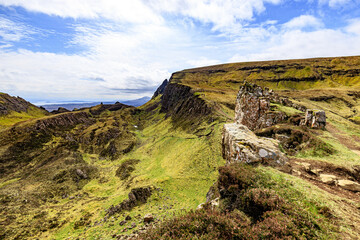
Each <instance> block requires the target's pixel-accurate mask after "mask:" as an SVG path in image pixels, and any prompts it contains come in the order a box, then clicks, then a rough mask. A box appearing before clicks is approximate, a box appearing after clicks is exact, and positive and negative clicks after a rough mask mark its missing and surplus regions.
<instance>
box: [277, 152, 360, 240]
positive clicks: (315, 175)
mask: <svg viewBox="0 0 360 240" xmlns="http://www.w3.org/2000/svg"><path fill="white" fill-rule="evenodd" d="M288 163H289V164H290V166H291V168H290V169H291V170H290V171H289V169H287V170H286V171H284V172H287V173H288V174H291V175H294V176H298V177H300V178H302V179H304V180H305V181H308V182H310V183H311V184H313V185H315V186H317V187H319V188H320V189H322V190H324V191H326V192H328V193H330V194H332V195H334V196H338V197H340V199H335V200H334V201H335V202H337V203H338V206H339V208H338V209H337V210H336V211H335V217H336V218H335V221H337V220H340V221H343V222H344V223H345V224H346V225H347V226H349V227H351V228H352V230H353V231H354V232H356V233H358V232H360V205H359V203H360V192H353V191H349V190H346V189H343V188H341V187H340V186H338V185H337V184H336V182H334V183H331V184H327V183H324V182H323V181H322V180H321V178H320V175H321V174H327V175H333V176H335V177H336V179H337V180H345V179H346V180H351V181H354V182H357V183H359V180H360V169H359V171H355V170H354V171H350V170H349V169H346V168H344V167H339V166H336V165H333V164H330V163H326V162H321V161H315V160H307V159H298V158H291V159H289V161H288ZM330 210H331V209H330ZM344 239H351V237H350V238H349V236H347V235H346V234H345V235H344Z"/></svg>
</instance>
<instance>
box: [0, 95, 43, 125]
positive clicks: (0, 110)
mask: <svg viewBox="0 0 360 240" xmlns="http://www.w3.org/2000/svg"><path fill="white" fill-rule="evenodd" d="M47 114H48V112H47V111H46V110H44V109H41V108H38V107H36V106H35V105H33V104H31V103H29V102H27V101H25V100H24V99H22V98H20V97H11V96H9V95H8V94H5V93H0V129H1V128H2V127H4V126H10V125H12V124H14V123H17V122H21V121H25V120H28V119H33V118H39V117H43V116H45V115H47Z"/></svg>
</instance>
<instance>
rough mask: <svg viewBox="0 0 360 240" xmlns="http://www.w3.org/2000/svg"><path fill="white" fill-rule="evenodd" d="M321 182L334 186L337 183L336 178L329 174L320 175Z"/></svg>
mask: <svg viewBox="0 0 360 240" xmlns="http://www.w3.org/2000/svg"><path fill="white" fill-rule="evenodd" d="M319 177H320V180H321V181H322V182H323V183H325V184H329V185H331V184H334V183H335V181H336V176H334V175H329V174H320V176H319Z"/></svg>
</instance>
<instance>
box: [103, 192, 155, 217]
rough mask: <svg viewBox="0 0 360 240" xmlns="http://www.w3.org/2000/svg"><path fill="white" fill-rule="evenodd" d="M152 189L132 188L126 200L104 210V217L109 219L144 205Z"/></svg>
mask: <svg viewBox="0 0 360 240" xmlns="http://www.w3.org/2000/svg"><path fill="white" fill-rule="evenodd" d="M152 191H153V187H140V188H134V189H132V190H131V191H130V193H129V194H128V199H125V200H124V201H122V202H121V203H120V204H118V205H116V206H111V207H110V208H109V209H108V210H106V216H107V217H111V216H113V215H114V214H116V213H120V212H122V211H124V210H131V209H132V208H134V207H136V206H138V205H141V204H144V203H146V201H147V199H148V198H149V197H150V196H151V194H152Z"/></svg>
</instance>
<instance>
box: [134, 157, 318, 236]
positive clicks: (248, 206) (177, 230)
mask: <svg viewBox="0 0 360 240" xmlns="http://www.w3.org/2000/svg"><path fill="white" fill-rule="evenodd" d="M219 172H220V175H219V178H218V182H217V187H218V189H219V193H220V203H221V204H220V208H219V209H213V208H212V207H211V206H209V205H210V204H205V205H204V208H203V209H201V210H197V211H191V212H189V213H187V214H185V215H183V216H178V217H175V218H173V219H170V220H168V221H165V222H164V223H162V225H160V226H158V227H157V228H152V229H150V230H148V231H147V232H146V233H144V234H142V235H140V239H317V238H319V236H318V232H319V230H321V229H320V227H319V225H318V223H317V221H316V220H315V218H314V216H312V215H311V213H309V212H307V211H306V210H304V209H301V208H299V207H298V206H296V205H295V204H293V203H291V202H290V201H288V200H286V199H285V198H283V197H281V196H280V195H279V194H278V193H277V192H276V190H275V189H276V188H275V186H276V184H275V182H273V181H271V178H270V177H269V176H267V175H265V174H264V173H263V172H261V171H259V170H257V169H256V168H254V167H252V166H248V165H244V164H239V163H236V164H230V165H228V166H225V167H221V168H220V169H219ZM272 188H273V189H272Z"/></svg>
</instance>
